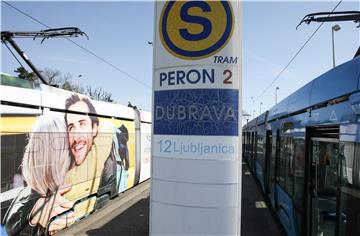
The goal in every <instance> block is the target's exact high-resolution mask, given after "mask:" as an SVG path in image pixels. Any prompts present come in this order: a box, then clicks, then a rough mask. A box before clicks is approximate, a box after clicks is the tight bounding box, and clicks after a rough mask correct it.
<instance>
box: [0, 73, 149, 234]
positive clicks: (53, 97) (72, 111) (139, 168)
mask: <svg viewBox="0 0 360 236" xmlns="http://www.w3.org/2000/svg"><path fill="white" fill-rule="evenodd" d="M150 119H151V115H150V114H149V113H147V112H143V111H139V110H137V109H136V108H130V107H126V106H121V105H118V104H115V103H107V102H102V101H95V100H91V99H90V98H88V97H86V96H84V95H81V94H76V93H73V92H70V91H65V90H62V89H58V88H54V87H51V86H47V85H43V84H38V83H36V82H33V81H28V80H24V79H20V78H16V77H12V76H9V75H5V74H1V118H0V124H1V125H0V136H1V220H2V222H1V224H2V234H3V233H4V229H5V231H6V234H8V235H47V234H50V235H53V234H55V233H57V232H59V231H60V230H62V229H64V228H66V227H68V226H70V225H72V224H74V223H76V222H77V221H79V220H81V219H82V218H84V217H87V216H89V215H90V214H91V213H92V212H93V211H95V210H96V209H99V208H101V207H102V206H104V205H105V204H106V202H107V201H108V200H109V199H110V198H113V197H115V196H117V195H118V193H120V192H123V191H126V190H127V189H129V188H131V187H133V186H134V185H137V184H138V183H140V182H142V181H145V180H146V179H148V178H149V177H150V146H151V145H150V143H151V139H150V137H151V120H150Z"/></svg>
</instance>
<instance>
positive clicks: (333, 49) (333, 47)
mask: <svg viewBox="0 0 360 236" xmlns="http://www.w3.org/2000/svg"><path fill="white" fill-rule="evenodd" d="M331 41H332V52H333V68H334V67H335V46H334V28H331Z"/></svg>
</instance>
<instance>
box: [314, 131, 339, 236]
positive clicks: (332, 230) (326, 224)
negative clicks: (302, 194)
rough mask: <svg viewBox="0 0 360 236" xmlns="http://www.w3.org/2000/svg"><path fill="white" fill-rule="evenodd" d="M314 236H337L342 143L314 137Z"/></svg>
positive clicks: (334, 139) (331, 139) (336, 140)
mask: <svg viewBox="0 0 360 236" xmlns="http://www.w3.org/2000/svg"><path fill="white" fill-rule="evenodd" d="M310 145H311V146H310V155H311V159H310V161H311V163H310V164H311V171H310V183H311V186H312V190H311V192H310V204H311V210H310V211H309V213H310V215H311V221H310V222H311V223H310V224H311V227H310V230H311V235H312V236H333V235H334V236H335V235H338V232H337V230H338V226H337V222H338V210H337V206H338V196H339V194H338V179H339V168H338V164H339V163H340V162H339V161H338V154H339V140H338V139H337V138H328V137H327V138H321V137H312V138H311V144H310Z"/></svg>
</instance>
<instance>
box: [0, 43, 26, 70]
mask: <svg viewBox="0 0 360 236" xmlns="http://www.w3.org/2000/svg"><path fill="white" fill-rule="evenodd" d="M4 44H5V46H6V47H7V49H9V51H10V53H11V55H13V57H14V58H15V60H16V61H17V62H18V63H19V64H20V66H21V67H23V68H25V67H24V66H23V64H21V62H20V61H19V59H18V58H17V57H16V55H15V54H14V52H13V51H12V50H11V49H10V48H9V46H8V45H7V43H6V42H4Z"/></svg>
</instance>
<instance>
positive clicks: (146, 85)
mask: <svg viewBox="0 0 360 236" xmlns="http://www.w3.org/2000/svg"><path fill="white" fill-rule="evenodd" d="M2 2H3V3H5V4H6V5H8V6H9V7H11V8H13V9H14V10H16V11H18V12H20V13H21V14H23V15H25V16H27V17H29V18H30V19H32V20H33V21H35V22H37V23H39V24H41V25H42V26H44V27H46V28H48V29H51V27H50V26H49V25H47V24H44V23H43V22H41V21H40V20H38V19H36V18H35V17H33V16H31V15H29V14H28V13H26V12H24V11H22V10H20V9H19V8H17V7H15V6H13V5H12V4H10V3H8V2H7V1H2ZM65 39H66V40H68V41H70V42H71V43H73V44H74V45H76V46H77V47H79V48H80V49H82V50H84V51H86V52H87V53H88V54H90V55H92V56H94V57H96V58H97V59H98V60H100V61H102V62H104V63H105V64H107V65H108V66H110V67H112V68H114V69H115V70H117V71H119V72H120V73H122V74H124V75H126V76H127V77H128V78H130V79H132V80H134V81H136V82H138V83H139V84H141V85H143V86H145V87H147V88H150V89H151V86H149V85H148V84H146V83H144V82H142V81H141V80H139V79H137V78H136V77H134V76H132V75H131V74H129V73H128V72H126V71H124V70H122V69H120V68H119V67H118V66H116V65H114V64H113V63H111V62H109V61H108V60H106V59H104V58H102V57H101V56H99V55H97V54H96V53H94V52H92V51H91V50H89V49H87V48H85V47H84V46H81V45H80V44H78V43H76V42H75V41H73V40H71V39H69V38H65Z"/></svg>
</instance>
